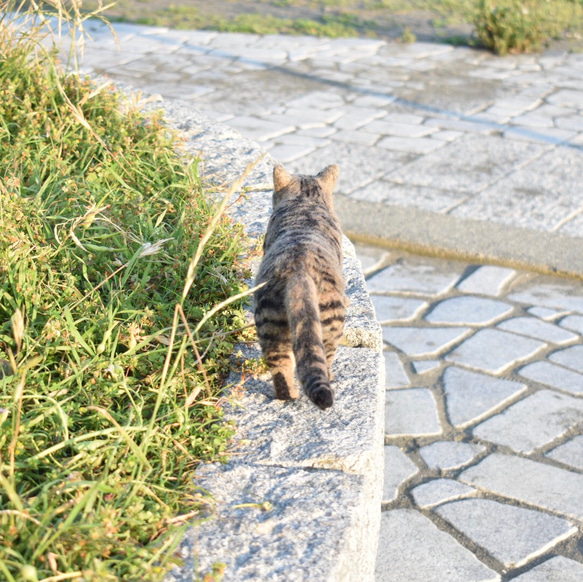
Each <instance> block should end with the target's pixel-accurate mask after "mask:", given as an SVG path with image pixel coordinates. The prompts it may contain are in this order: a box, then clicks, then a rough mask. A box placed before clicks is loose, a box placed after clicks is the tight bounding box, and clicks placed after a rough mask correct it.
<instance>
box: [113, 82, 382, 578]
mask: <svg viewBox="0 0 583 582" xmlns="http://www.w3.org/2000/svg"><path fill="white" fill-rule="evenodd" d="M122 90H124V91H126V92H128V91H131V88H129V87H122ZM146 107H147V108H149V109H155V108H163V109H164V111H165V118H166V120H167V122H168V123H169V124H170V126H171V127H173V128H175V129H178V130H179V131H180V132H181V133H182V134H183V135H184V136H185V138H186V139H187V143H186V149H187V151H189V152H193V153H196V154H199V153H201V154H202V159H203V166H202V170H203V171H202V175H203V176H204V179H205V180H206V181H207V182H208V181H210V182H211V183H213V182H214V183H217V184H222V185H224V184H228V183H230V182H232V181H233V180H235V179H236V178H238V177H239V176H240V175H241V174H242V172H243V170H244V169H245V168H246V166H247V165H248V164H249V163H250V162H252V161H254V160H256V159H257V158H258V157H259V156H261V155H262V154H263V151H262V150H261V149H260V148H259V146H258V145H256V144H255V143H254V142H251V141H249V140H246V139H243V138H242V137H241V136H240V134H238V133H237V132H236V131H235V130H233V129H230V128H228V127H226V126H225V125H221V124H218V123H216V122H213V121H211V120H210V119H209V118H207V117H205V116H204V115H201V114H197V113H195V112H193V111H192V110H191V109H190V107H189V106H188V105H186V104H184V103H181V102H178V101H171V102H154V103H149V104H148V105H147V106H146ZM272 166H273V159H271V158H270V157H268V156H265V157H264V158H263V159H262V160H261V161H260V162H259V164H258V165H257V166H256V167H255V169H254V170H253V171H252V172H251V174H250V175H249V177H248V178H247V180H246V182H245V184H244V188H245V189H246V190H247V192H248V195H247V196H246V197H244V199H243V200H242V201H240V202H238V203H237V204H235V205H233V206H232V207H231V209H230V212H231V215H232V216H233V217H234V218H235V219H236V220H238V221H240V222H242V223H243V224H244V225H245V228H246V230H247V233H248V234H249V235H250V236H251V237H252V238H254V237H258V236H260V235H261V234H262V233H263V232H264V231H265V227H266V224H267V219H268V216H269V213H270V209H271V172H272ZM344 255H345V258H344V274H345V278H346V283H347V294H348V297H349V298H350V301H351V305H350V308H349V312H348V314H347V321H346V333H345V338H344V344H345V345H343V346H341V347H340V349H339V351H338V355H337V358H336V360H335V362H334V366H333V368H334V374H335V387H336V392H337V400H336V402H335V404H334V407H333V408H332V409H330V410H328V411H326V412H322V411H321V410H319V409H317V408H316V407H315V406H314V405H313V404H312V403H310V402H309V401H308V400H307V399H306V398H305V397H303V398H301V399H300V400H299V401H296V402H285V403H284V402H281V401H277V400H275V399H274V398H273V388H272V386H271V382H270V380H269V376H268V375H263V376H260V377H257V378H248V379H246V378H243V377H242V376H241V374H240V373H238V372H234V373H233V374H232V375H231V377H230V378H229V380H228V386H229V388H228V390H227V396H228V399H229V402H228V404H227V406H226V407H225V420H234V421H235V423H236V425H237V433H236V437H235V440H234V443H233V447H232V451H231V456H230V460H229V462H228V463H227V464H220V463H213V464H207V465H203V466H201V467H199V469H198V471H197V477H198V481H197V486H200V487H201V488H203V489H205V490H206V491H208V492H209V493H211V495H212V496H213V499H214V503H213V505H212V509H211V510H209V515H208V518H207V519H206V520H204V521H203V522H202V523H200V524H197V525H194V526H193V527H192V528H190V529H189V531H188V532H187V534H186V536H185V538H184V540H183V542H182V545H181V548H180V552H181V555H182V558H183V560H184V562H183V565H182V566H181V567H177V568H175V569H174V570H173V571H172V572H171V573H170V574H169V575H168V577H167V582H171V581H174V582H182V581H184V582H186V580H189V581H191V580H193V579H199V577H201V576H202V575H203V574H204V573H207V572H209V571H210V570H211V569H212V565H213V564H214V563H216V562H224V563H225V564H226V570H225V573H224V578H223V580H224V581H225V582H228V581H240V580H261V581H264V580H270V581H271V580H273V581H279V580H281V581H284V580H285V581H286V582H291V581H298V582H299V581H309V582H320V581H322V582H324V581H326V582H336V581H347V582H348V581H353V580H372V579H373V578H374V567H375V560H376V552H377V544H378V535H379V527H380V510H381V496H382V480H383V441H384V399H385V384H384V374H385V368H384V363H383V356H382V351H381V350H382V335H381V328H380V326H379V324H378V323H377V321H376V319H375V316H374V311H373V307H372V303H371V301H370V298H369V296H368V292H367V290H366V286H365V282H364V276H363V274H362V269H361V266H360V262H359V261H358V259H356V257H355V253H354V247H353V245H352V243H351V242H350V241H349V240H348V239H347V238H345V239H344ZM238 350H240V351H241V352H242V354H243V356H244V357H246V358H250V357H258V356H259V355H260V352H259V348H258V346H257V345H252V346H245V345H241V346H238V348H237V350H236V351H238Z"/></svg>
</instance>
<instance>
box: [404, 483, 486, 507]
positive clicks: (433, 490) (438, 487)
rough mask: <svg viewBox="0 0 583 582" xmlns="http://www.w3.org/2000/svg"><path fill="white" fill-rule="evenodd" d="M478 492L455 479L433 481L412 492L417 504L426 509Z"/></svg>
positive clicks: (419, 486)
mask: <svg viewBox="0 0 583 582" xmlns="http://www.w3.org/2000/svg"><path fill="white" fill-rule="evenodd" d="M475 492H476V490H475V489H473V488H472V487H468V486H467V485H464V484H463V483H458V482H457V481H454V480H453V479H433V480H431V481H428V482H427V483H423V484H422V485H418V486H417V487H415V489H413V490H412V491H411V494H412V495H413V499H415V503H416V504H417V505H418V506H419V507H421V508H423V509H426V508H428V507H432V506H434V505H438V504H439V503H444V502H445V501H453V500H454V499H460V498H461V497H466V496H468V495H471V494H472V493H475Z"/></svg>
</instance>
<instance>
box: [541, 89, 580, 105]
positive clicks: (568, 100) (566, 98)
mask: <svg viewBox="0 0 583 582" xmlns="http://www.w3.org/2000/svg"><path fill="white" fill-rule="evenodd" d="M546 101H547V103H550V104H551V105H558V106H559V107H574V108H575V109H582V108H583V94H582V93H581V91H573V90H571V89H561V90H560V91H557V92H556V93H554V94H553V95H550V96H549V97H547V98H546Z"/></svg>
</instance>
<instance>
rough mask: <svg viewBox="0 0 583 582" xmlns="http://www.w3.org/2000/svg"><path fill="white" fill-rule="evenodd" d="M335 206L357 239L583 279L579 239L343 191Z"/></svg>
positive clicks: (427, 253)
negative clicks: (381, 201) (372, 199)
mask: <svg viewBox="0 0 583 582" xmlns="http://www.w3.org/2000/svg"><path fill="white" fill-rule="evenodd" d="M336 209H337V212H338V215H339V216H340V219H341V221H342V226H343V228H344V231H345V232H346V233H348V234H350V236H351V237H352V238H354V239H356V240H359V241H361V242H368V243H373V244H376V245H379V246H385V247H387V246H389V247H394V248H400V249H404V250H408V251H411V252H413V253H417V254H422V255H434V256H439V257H444V258H454V259H459V260H471V261H479V262H484V263H493V264H500V265H504V266H510V267H514V268H518V269H525V270H532V271H537V272H540V273H547V274H552V275H563V276H569V277H576V278H578V279H583V238H575V237H569V236H564V235H560V234H557V233H554V232H543V231H535V230H530V229H526V228H517V227H515V226H510V225H504V224H499V223H494V222H487V221H485V220H484V221H478V220H473V219H470V218H457V217H455V216H451V215H448V214H437V213H434V212H429V211H427V210H423V209H420V208H414V207H402V206H387V205H384V204H379V203H376V202H368V201H367V202H364V201H361V200H354V199H352V198H350V197H348V196H343V195H340V196H338V198H337V202H336Z"/></svg>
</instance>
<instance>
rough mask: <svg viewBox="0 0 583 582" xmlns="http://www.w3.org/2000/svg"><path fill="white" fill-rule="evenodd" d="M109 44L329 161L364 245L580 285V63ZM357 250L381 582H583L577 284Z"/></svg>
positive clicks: (144, 38) (201, 101) (179, 39)
mask: <svg viewBox="0 0 583 582" xmlns="http://www.w3.org/2000/svg"><path fill="white" fill-rule="evenodd" d="M116 30H117V32H118V35H119V38H120V42H121V50H119V51H118V50H117V48H116V46H115V43H114V42H113V40H112V39H111V36H110V34H109V33H108V32H107V31H105V29H104V28H103V27H100V26H97V25H96V26H95V28H94V36H95V41H94V42H93V43H92V44H91V45H90V46H88V48H87V51H86V55H85V59H84V61H83V66H84V68H85V69H86V70H88V71H92V72H94V73H95V72H96V73H100V74H106V75H108V76H109V77H111V78H112V79H114V80H119V81H124V82H128V83H130V84H132V85H134V86H136V87H139V88H141V89H142V90H144V91H145V92H148V93H154V94H161V95H163V96H164V97H165V98H179V99H182V100H187V101H189V102H190V103H191V104H192V106H193V107H194V108H197V109H199V110H201V111H203V112H204V113H206V114H208V115H209V116H211V117H212V118H214V119H217V120H220V121H223V122H224V123H226V124H229V125H231V126H232V127H234V128H236V129H237V130H239V131H240V132H241V133H242V134H243V135H244V136H246V137H250V138H252V139H254V140H257V141H258V142H259V143H260V144H262V145H263V146H264V147H265V148H266V149H268V150H269V151H270V152H271V153H272V155H273V156H274V157H275V158H277V159H279V160H280V161H281V162H283V163H285V164H286V165H287V167H288V168H289V169H291V170H296V171H301V172H311V171H314V170H319V169H320V168H321V167H322V166H323V165H325V164H328V163H338V164H339V165H340V167H341V179H340V184H339V200H340V202H342V204H339V207H340V209H341V212H343V215H342V219H343V221H346V223H347V224H349V225H350V230H351V231H353V232H356V233H357V234H359V235H361V236H367V235H368V236H371V237H373V238H377V239H379V238H383V237H385V238H398V239H399V237H401V239H400V240H402V242H403V241H404V242H405V243H408V244H410V245H412V246H415V245H417V246H418V247H420V248H424V249H427V248H428V247H431V246H432V244H433V245H434V244H438V243H437V242H436V241H441V243H439V244H442V245H443V248H445V249H447V250H449V251H452V250H454V251H456V250H457V251H459V253H461V254H464V253H465V254H472V255H477V256H479V257H481V258H482V259H483V258H484V257H485V258H492V259H496V260H498V261H500V260H504V261H509V262H510V263H513V262H514V263H520V264H530V265H534V266H536V267H537V268H539V269H540V268H545V267H546V268H549V269H551V270H552V269H558V270H562V271H565V272H574V273H579V274H582V273H583V252H581V249H583V189H582V188H581V180H582V177H583V149H582V148H583V115H582V113H583V55H581V54H566V53H546V54H543V55H542V56H541V55H538V56H537V55H534V56H533V55H529V56H518V57H516V56H513V57H507V58H497V57H494V56H492V55H490V54H489V53H486V52H483V51H475V50H470V49H467V48H452V47H450V46H447V45H429V44H422V43H416V44H412V45H400V44H387V43H385V42H381V41H375V40H364V39H345V40H342V39H341V40H329V39H316V38H295V37H282V36H266V37H260V36H254V35H240V34H217V33H214V32H196V31H191V32H188V31H168V30H164V29H154V28H147V27H135V26H129V25H116ZM203 155H204V152H203ZM395 216H396V217H397V218H398V220H397V222H395V220H396V219H395ZM420 224H421V225H423V228H421V229H420V228H418V226H419V225H420ZM464 229H465V230H464ZM428 232H429V233H430V234H431V236H433V238H431V236H430V237H429V238H428V237H427V233H428ZM460 233H461V234H460ZM436 237H437V238H436ZM438 237H441V238H438ZM472 237H473V238H472ZM448 240H451V241H454V243H455V247H456V248H455V249H452V248H451V245H450V247H448ZM472 245H473V246H472ZM532 249H535V252H530V251H532ZM359 256H360V258H361V260H362V262H363V265H364V268H365V272H366V273H367V274H368V285H369V289H370V292H371V294H372V296H373V301H374V304H375V309H376V312H377V316H378V318H379V320H380V321H381V323H382V325H383V336H384V341H385V345H386V351H385V356H386V366H387V393H386V398H387V407H386V447H385V448H386V466H385V488H384V494H383V498H384V502H383V509H384V513H383V519H382V531H381V540H380V547H379V557H378V563H377V577H376V578H377V581H378V582H385V581H395V582H430V581H435V582H478V581H486V580H488V581H490V580H492V581H493V580H501V581H507V580H511V579H512V580H519V581H520V582H536V581H548V580H560V581H561V582H570V581H573V582H574V581H575V580H577V581H579V580H583V553H582V548H583V337H582V334H583V286H582V284H581V282H580V281H576V280H573V279H559V278H551V277H547V276H542V275H537V274H533V273H529V272H525V271H520V270H517V269H516V268H510V267H507V266H505V267H502V266H496V265H488V264H478V263H477V262H469V261H466V262H456V261H451V260H439V259H432V258H427V257H418V256H414V255H411V254H407V253H405V252H400V251H390V252H389V251H385V250H382V249H379V248H376V247H370V246H369V247H367V246H361V247H360V248H359Z"/></svg>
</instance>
